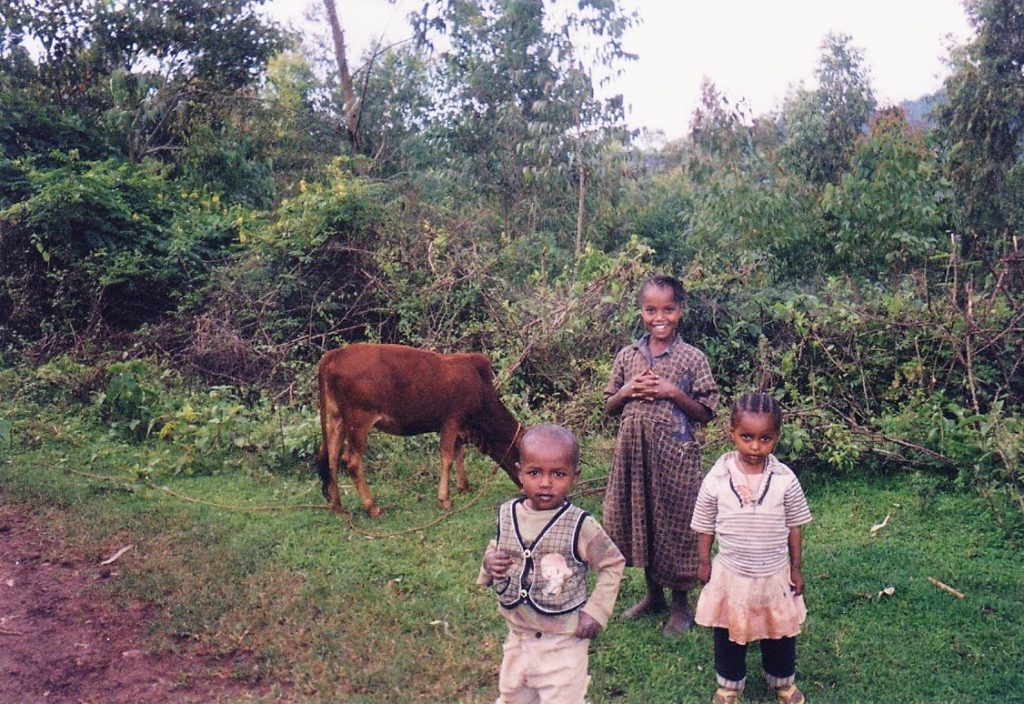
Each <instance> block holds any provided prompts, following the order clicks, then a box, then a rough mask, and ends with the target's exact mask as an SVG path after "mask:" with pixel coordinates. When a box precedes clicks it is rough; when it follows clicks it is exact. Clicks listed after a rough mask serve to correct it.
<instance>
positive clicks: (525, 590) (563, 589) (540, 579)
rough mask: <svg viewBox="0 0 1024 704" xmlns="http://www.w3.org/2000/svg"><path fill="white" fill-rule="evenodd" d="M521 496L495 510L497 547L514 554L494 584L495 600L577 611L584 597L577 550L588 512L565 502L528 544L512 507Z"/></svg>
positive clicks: (543, 609)
mask: <svg viewBox="0 0 1024 704" xmlns="http://www.w3.org/2000/svg"><path fill="white" fill-rule="evenodd" d="M524 500H525V499H523V498H519V499H515V500H513V501H508V502H506V503H505V504H503V505H502V507H501V509H499V513H498V540H497V542H498V550H504V551H505V552H507V553H508V554H509V555H511V556H512V567H510V568H509V571H508V575H507V576H506V577H505V578H503V579H499V580H497V581H496V582H495V584H494V590H495V592H497V594H498V603H499V604H501V605H502V606H504V607H505V608H507V609H512V608H515V607H516V606H518V605H519V604H521V603H523V602H526V603H527V604H529V605H530V606H532V607H533V608H534V609H536V610H537V611H539V612H541V613H544V614H549V615H553V616H556V615H559V614H566V613H569V612H570V611H573V610H575V609H578V608H579V607H581V606H583V604H584V603H586V601H587V563H586V562H584V561H583V559H582V558H581V557H580V555H579V553H578V552H577V551H576V544H577V542H578V539H579V535H580V529H581V528H582V526H583V519H585V518H586V517H587V512H586V511H584V510H583V509H581V508H578V507H576V506H573V505H572V504H571V503H569V502H568V501H567V502H566V503H565V505H564V506H562V508H561V509H560V510H559V511H558V513H556V514H555V517H554V518H552V519H551V520H550V521H549V522H548V524H547V525H546V526H544V528H543V529H542V530H541V531H540V533H538V534H537V537H536V538H535V539H534V541H533V543H532V544H530V545H526V544H525V543H524V541H523V538H522V536H521V535H520V533H519V521H518V519H517V518H516V507H517V506H518V505H519V504H520V503H522V502H523V501H524Z"/></svg>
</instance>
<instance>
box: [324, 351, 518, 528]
mask: <svg viewBox="0 0 1024 704" xmlns="http://www.w3.org/2000/svg"><path fill="white" fill-rule="evenodd" d="M318 382H319V386H320V428H321V430H322V432H323V444H322V445H321V447H320V454H319V456H318V457H317V464H318V471H319V473H320V481H321V484H322V488H323V493H324V496H325V497H326V498H327V500H328V501H329V502H330V505H331V508H332V509H333V510H334V511H336V512H340V511H341V500H340V497H339V495H338V463H339V461H340V462H342V463H343V464H344V465H345V467H346V469H348V473H349V475H350V476H351V477H352V480H353V482H354V483H355V486H356V490H357V491H358V492H359V497H360V498H361V499H362V501H363V505H364V506H365V507H366V510H367V512H369V514H370V516H371V517H373V518H376V517H378V516H379V515H380V514H381V510H380V509H379V508H378V507H377V505H376V504H375V503H374V502H373V497H372V496H371V495H370V489H369V487H367V485H366V476H365V472H364V469H363V452H364V450H365V449H366V438H367V435H369V433H370V429H371V428H374V427H376V428H379V429H381V430H383V431H384V432H385V433H390V434H392V435H419V434H421V433H440V434H441V481H440V485H439V486H438V489H437V500H438V502H439V503H440V505H441V508H442V509H445V510H447V509H450V508H451V505H452V504H451V501H450V500H449V498H448V473H449V469H450V467H451V465H452V461H453V460H454V462H455V469H456V473H457V477H458V485H459V490H460V491H467V490H468V489H469V481H468V480H467V478H466V468H465V466H464V464H463V462H464V456H465V448H464V446H465V444H466V442H471V443H472V444H474V445H475V446H476V447H478V448H480V450H482V451H483V452H484V453H485V454H487V455H489V456H490V457H492V458H493V459H494V460H495V461H496V462H497V463H498V464H499V465H501V467H502V468H503V469H504V470H505V471H506V472H508V475H509V476H510V477H511V478H512V481H514V482H515V483H516V485H517V486H518V485H519V477H518V473H517V468H516V463H517V462H518V460H519V447H518V442H519V435H520V434H521V432H522V426H521V425H520V424H519V423H518V422H516V419H515V418H513V417H512V414H511V413H509V411H508V409H507V408H505V406H504V405H503V404H502V402H501V399H499V398H498V394H497V392H495V390H494V372H493V371H492V370H491V363H490V360H488V359H487V357H485V356H484V355H482V354H473V353H467V354H439V353H437V352H429V351H426V350H419V349H416V348H413V347H406V346H404V345H372V344H365V343H359V344H354V345H349V346H348V347H344V348H342V349H337V350H332V351H330V352H328V353H327V354H325V355H324V356H323V358H322V359H321V360H320V371H319V374H318ZM343 446H344V451H343Z"/></svg>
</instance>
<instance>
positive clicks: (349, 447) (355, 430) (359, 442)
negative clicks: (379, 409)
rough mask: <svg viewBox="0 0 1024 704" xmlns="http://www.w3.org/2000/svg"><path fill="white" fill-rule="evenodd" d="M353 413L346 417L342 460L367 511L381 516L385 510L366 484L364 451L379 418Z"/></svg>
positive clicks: (373, 516)
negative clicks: (378, 504) (374, 499)
mask: <svg viewBox="0 0 1024 704" xmlns="http://www.w3.org/2000/svg"><path fill="white" fill-rule="evenodd" d="M353 415H355V416H356V417H353V418H346V419H345V440H346V442H345V454H344V455H342V460H343V461H344V462H345V467H346V468H347V469H348V474H349V476H350V477H352V483H353V484H355V486H356V491H358V492H359V498H360V499H362V501H363V506H364V507H366V512H367V513H368V514H370V518H379V517H380V515H381V514H382V513H384V512H383V511H381V510H380V508H378V506H377V504H375V503H374V502H373V496H371V495H370V487H369V486H367V484H366V471H365V469H364V467H363V452H364V451H365V450H366V438H367V437H368V436H369V434H370V429H371V428H372V427H373V424H374V423H376V422H377V418H375V417H373V416H368V415H363V414H358V415H357V414H353Z"/></svg>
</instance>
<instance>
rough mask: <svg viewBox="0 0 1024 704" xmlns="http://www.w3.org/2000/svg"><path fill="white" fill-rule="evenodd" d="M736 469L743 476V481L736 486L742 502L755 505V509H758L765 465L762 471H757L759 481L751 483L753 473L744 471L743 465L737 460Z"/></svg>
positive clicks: (746, 504)
mask: <svg viewBox="0 0 1024 704" xmlns="http://www.w3.org/2000/svg"><path fill="white" fill-rule="evenodd" d="M736 464H737V467H736V469H737V470H738V472H739V475H740V476H741V477H742V478H743V483H742V484H738V485H737V486H736V493H738V494H739V497H740V503H741V504H742V505H743V506H753V507H754V510H755V511H756V510H757V499H758V496H757V495H758V490H759V489H760V488H761V483H762V482H763V481H764V467H763V466H762V467H761V471H760V472H758V473H757V475H756V476H757V483H756V484H751V483H750V477H751V476H752V475H750V474H747V473H746V472H744V471H743V465H742V464H741V463H740V462H739V461H738V460H737V463H736Z"/></svg>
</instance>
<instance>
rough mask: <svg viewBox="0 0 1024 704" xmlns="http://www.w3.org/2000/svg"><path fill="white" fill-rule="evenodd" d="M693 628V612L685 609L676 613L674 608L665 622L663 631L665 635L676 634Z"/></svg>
mask: <svg viewBox="0 0 1024 704" xmlns="http://www.w3.org/2000/svg"><path fill="white" fill-rule="evenodd" d="M691 628H693V614H691V613H690V612H689V610H687V611H686V612H684V613H677V612H676V611H675V610H674V609H673V611H672V615H671V616H669V617H668V623H666V624H665V629H664V633H665V635H667V636H678V635H681V634H683V633H686V632H687V631H688V630H690V629H691Z"/></svg>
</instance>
